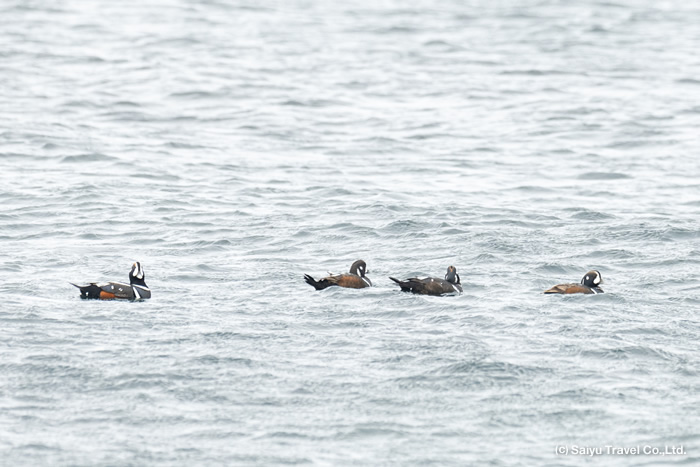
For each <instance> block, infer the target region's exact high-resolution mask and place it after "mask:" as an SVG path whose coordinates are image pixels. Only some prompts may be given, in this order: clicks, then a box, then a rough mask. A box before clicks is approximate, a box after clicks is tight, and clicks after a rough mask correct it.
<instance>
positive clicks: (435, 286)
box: [389, 266, 462, 295]
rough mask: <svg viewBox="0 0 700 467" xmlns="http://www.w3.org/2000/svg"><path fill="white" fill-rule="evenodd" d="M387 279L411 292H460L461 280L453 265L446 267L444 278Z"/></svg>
mask: <svg viewBox="0 0 700 467" xmlns="http://www.w3.org/2000/svg"><path fill="white" fill-rule="evenodd" d="M389 279H391V280H392V281H394V282H396V283H397V284H399V286H400V287H401V290H402V291H403V292H413V293H416V294H421V295H444V294H450V293H455V292H457V293H461V292H462V282H461V281H460V279H459V274H457V268H456V267H454V266H450V267H449V268H447V274H445V278H444V279H438V278H437V277H426V278H424V279H418V278H417V277H411V278H410V279H406V280H405V281H400V280H398V279H394V278H393V277H390V278H389Z"/></svg>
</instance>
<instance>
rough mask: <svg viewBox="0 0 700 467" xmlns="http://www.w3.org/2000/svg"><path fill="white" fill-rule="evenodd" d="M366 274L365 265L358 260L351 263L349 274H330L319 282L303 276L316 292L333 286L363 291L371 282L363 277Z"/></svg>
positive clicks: (305, 275) (306, 275)
mask: <svg viewBox="0 0 700 467" xmlns="http://www.w3.org/2000/svg"><path fill="white" fill-rule="evenodd" d="M367 272H369V271H367V264H366V263H365V262H364V261H362V260H361V259H360V260H357V261H355V262H354V263H352V266H350V273H349V274H331V275H330V276H328V277H324V278H323V279H319V280H315V279H314V278H313V277H311V276H309V275H308V274H304V280H306V283H307V284H309V285H310V286H312V287H313V288H314V289H316V290H323V289H325V288H327V287H331V286H333V285H337V286H338V287H347V288H349V289H363V288H365V287H371V286H372V281H371V280H369V277H367V276H365V274H366V273H367Z"/></svg>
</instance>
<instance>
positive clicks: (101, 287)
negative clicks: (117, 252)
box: [71, 263, 151, 300]
mask: <svg viewBox="0 0 700 467" xmlns="http://www.w3.org/2000/svg"><path fill="white" fill-rule="evenodd" d="M145 278H146V275H145V273H144V272H143V268H142V267H141V263H134V264H133V266H131V272H129V281H130V283H129V284H122V283H121V282H107V283H103V284H97V283H95V282H91V283H90V285H76V284H73V285H75V286H76V287H77V288H79V289H80V298H91V299H100V300H113V299H121V300H141V299H145V298H151V289H149V288H148V286H147V285H146V281H145ZM71 284H72V283H71Z"/></svg>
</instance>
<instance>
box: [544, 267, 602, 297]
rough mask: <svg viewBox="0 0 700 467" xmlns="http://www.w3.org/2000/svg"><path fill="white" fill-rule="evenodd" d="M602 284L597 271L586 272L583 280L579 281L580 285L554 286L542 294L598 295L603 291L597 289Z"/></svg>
mask: <svg viewBox="0 0 700 467" xmlns="http://www.w3.org/2000/svg"><path fill="white" fill-rule="evenodd" d="M602 283H603V276H601V275H600V272H598V271H588V272H587V273H586V275H585V276H583V279H581V283H580V284H559V285H555V286H554V287H552V288H551V289H549V290H545V291H544V293H560V294H570V293H587V294H598V293H603V289H601V288H600V287H598V286H599V285H600V284H602Z"/></svg>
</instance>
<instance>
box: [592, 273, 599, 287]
mask: <svg viewBox="0 0 700 467" xmlns="http://www.w3.org/2000/svg"><path fill="white" fill-rule="evenodd" d="M600 280H601V279H600V274H596V275H595V279H593V283H594V284H595V285H598V284H600Z"/></svg>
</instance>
